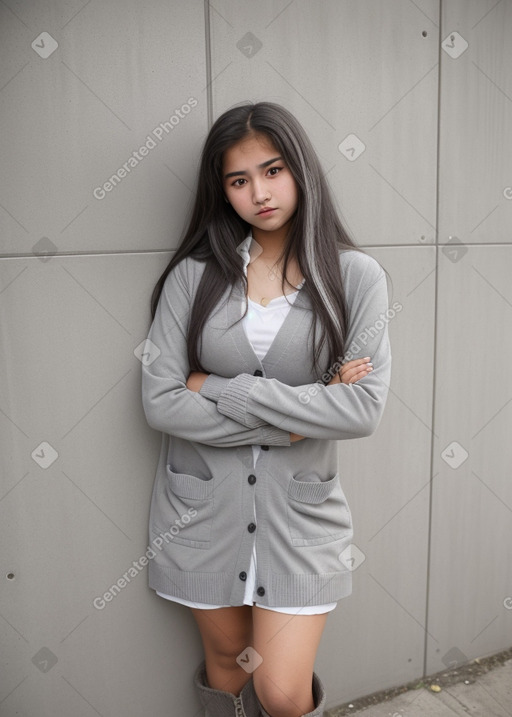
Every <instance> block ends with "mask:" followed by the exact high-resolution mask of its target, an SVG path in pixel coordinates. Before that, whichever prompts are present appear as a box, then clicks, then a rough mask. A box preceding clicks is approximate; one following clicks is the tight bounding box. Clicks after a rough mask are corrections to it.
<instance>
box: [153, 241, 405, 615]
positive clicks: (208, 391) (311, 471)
mask: <svg viewBox="0 0 512 717" xmlns="http://www.w3.org/2000/svg"><path fill="white" fill-rule="evenodd" d="M339 256H340V268H341V272H342V275H343V282H344V287H345V292H346V298H347V303H348V307H349V327H350V328H349V334H348V337H347V343H346V347H347V353H346V355H345V358H357V357H363V356H370V357H371V360H372V362H373V365H374V370H373V371H372V372H371V373H370V374H369V375H368V376H366V377H365V378H363V379H361V380H360V381H359V382H357V383H356V384H351V385H345V384H335V385H333V386H326V385H324V383H323V382H322V375H316V374H314V373H313V371H312V368H311V355H312V354H311V352H312V332H310V328H312V312H311V301H310V298H309V295H308V293H307V285H306V283H304V285H303V287H302V288H301V289H300V291H299V293H298V294H297V296H296V299H295V302H294V303H293V304H292V307H291V309H290V311H289V313H288V314H287V316H286V318H285V320H284V323H283V324H282V326H281V328H280V329H279V331H278V333H277V335H276V337H275V339H274V341H273V343H272V345H271V346H270V349H269V350H268V353H267V354H266V355H265V357H264V358H263V360H262V361H260V360H259V359H258V357H257V356H256V354H255V353H254V351H253V349H252V346H251V344H250V342H249V341H248V339H247V337H246V334H245V331H244V328H243V325H242V322H241V321H238V322H237V320H238V319H240V316H241V311H242V302H244V301H245V297H244V293H243V287H242V285H241V283H240V284H235V286H234V287H233V290H232V292H231V293H230V291H229V289H227V290H226V292H225V293H224V295H223V297H222V299H221V301H220V303H219V304H218V305H217V307H216V308H215V309H214V311H213V313H212V314H211V315H210V317H209V319H208V320H207V322H206V324H205V328H204V331H203V335H202V346H201V350H200V358H201V363H202V365H203V366H204V368H205V370H206V371H207V372H208V373H209V374H210V375H209V376H208V378H207V379H206V381H205V382H204V384H203V386H202V388H201V390H200V391H199V392H194V391H190V390H189V389H188V388H187V387H186V381H187V378H188V375H189V373H190V368H189V364H188V360H187V350H186V334H187V327H188V318H189V312H190V308H191V306H192V302H193V298H194V296H195V292H196V289H197V286H198V284H199V281H200V278H201V276H202V272H203V271H204V267H205V264H204V263H202V262H199V261H198V260H196V259H193V258H191V257H190V256H189V257H187V258H186V259H184V260H182V261H181V262H180V263H179V264H178V265H177V266H176V267H174V269H173V270H172V272H171V273H170V274H169V276H168V277H167V279H166V281H165V285H164V289H163V291H162V295H161V298H160V302H159V305H158V309H157V312H156V316H155V319H154V321H153V324H152V326H151V329H150V332H149V336H148V342H147V344H146V348H145V352H144V355H143V360H142V396H143V406H144V411H145V414H146V418H147V421H148V423H149V425H150V426H152V427H153V428H155V429H157V430H158V431H161V432H162V444H161V451H160V458H159V462H158V467H157V473H156V478H155V483H154V487H153V494H152V499H151V509H150V521H149V537H150V549H151V553H149V551H148V557H149V558H150V559H149V585H150V587H151V588H153V589H154V590H158V591H160V592H163V593H167V594H171V595H176V596H177V597H181V598H184V599H187V600H192V601H197V602H202V603H209V604H215V605H242V604H243V597H244V583H245V580H246V578H247V572H248V568H249V564H250V560H251V553H252V548H253V544H255V547H256V559H257V575H256V587H255V592H254V602H258V603H261V604H263V605H267V606H270V607H279V606H302V605H307V604H310V605H317V604H324V603H329V602H334V601H336V600H338V599H339V598H342V597H345V596H347V595H349V594H350V593H351V591H352V574H351V562H350V548H349V546H350V544H351V540H352V536H353V527H352V516H351V512H350V508H349V506H348V503H347V500H346V498H345V494H344V492H343V489H342V485H341V483H342V482H343V467H338V455H337V443H336V441H338V440H343V439H350V438H360V437H363V436H368V435H370V434H371V433H373V432H374V431H375V429H376V428H377V426H378V424H379V421H380V419H381V416H382V413H383V410H384V404H385V401H386V397H387V393H388V386H389V381H390V371H391V352H390V346H389V340H388V330H387V329H388V326H387V325H388V321H389V316H390V313H389V311H388V299H387V287H386V276H385V273H384V271H383V270H382V268H381V267H380V265H379V264H378V263H377V262H376V261H375V260H374V259H373V258H372V257H370V256H368V255H367V254H364V253H362V252H358V251H353V250H349V251H340V255H339ZM319 336H320V333H319V331H318V330H317V340H318V338H319ZM320 365H321V366H325V370H326V371H328V370H329V368H331V366H330V365H329V355H328V349H327V346H326V344H324V347H323V350H322V354H321V363H320ZM337 368H339V364H338V365H333V366H332V370H333V371H335V370H336V369H337ZM331 375H333V374H331ZM331 375H324V380H325V382H326V383H327V382H328V381H329V380H330V377H331ZM290 432H293V433H298V434H300V435H302V436H306V438H304V439H303V440H300V441H297V442H293V443H291V442H290V435H289V434H290ZM252 444H258V445H261V446H262V447H263V449H264V450H263V451H262V452H261V454H260V456H259V458H258V461H257V463H256V468H254V467H253V454H252V449H251V445H252ZM253 506H255V513H254V507H253ZM255 514H256V521H255V519H254V515H255Z"/></svg>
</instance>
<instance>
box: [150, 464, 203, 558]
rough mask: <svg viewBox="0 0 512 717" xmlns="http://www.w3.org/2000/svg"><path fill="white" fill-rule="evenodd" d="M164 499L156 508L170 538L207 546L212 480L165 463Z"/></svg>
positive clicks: (186, 543)
mask: <svg viewBox="0 0 512 717" xmlns="http://www.w3.org/2000/svg"><path fill="white" fill-rule="evenodd" d="M166 472H167V482H166V486H165V494H166V497H167V501H166V503H165V506H162V507H161V509H160V510H159V516H158V523H159V524H161V523H162V522H164V525H163V530H165V531H166V535H167V536H169V534H170V536H171V537H170V542H173V543H179V544H180V545H188V546H190V547H192V548H203V549H204V548H209V547H210V533H211V528H212V521H213V481H212V480H202V479H201V478H198V477H197V476H193V475H189V474H187V473H176V472H175V471H173V470H171V467H170V466H169V465H167V466H166Z"/></svg>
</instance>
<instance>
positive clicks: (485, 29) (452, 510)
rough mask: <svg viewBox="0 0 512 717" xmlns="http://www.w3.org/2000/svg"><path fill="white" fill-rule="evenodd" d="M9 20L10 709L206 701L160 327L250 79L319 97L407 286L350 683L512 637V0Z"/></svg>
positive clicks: (349, 196)
mask: <svg viewBox="0 0 512 717" xmlns="http://www.w3.org/2000/svg"><path fill="white" fill-rule="evenodd" d="M0 26H1V28H2V38H1V45H0V46H1V48H2V50H1V52H2V61H1V63H0V103H1V104H0V120H1V126H2V131H1V133H0V156H1V157H2V183H1V191H0V197H1V200H0V224H1V237H2V244H1V252H2V253H1V259H0V312H1V314H0V332H1V337H2V348H3V352H2V366H3V373H2V381H1V389H0V390H1V394H0V433H1V441H2V444H1V453H0V460H1V474H2V475H1V480H2V483H1V488H0V545H1V546H2V548H1V552H2V572H1V574H0V604H1V610H0V617H1V619H0V630H1V644H2V658H1V659H2V667H1V670H0V674H1V683H0V713H1V714H2V715H3V716H5V717H14V715H27V716H28V715H34V714H37V715H38V717H46V716H49V715H55V714H59V715H60V714H73V715H74V716H75V717H91V716H92V715H94V714H96V715H101V716H102V717H120V716H121V715H123V716H124V715H133V716H134V717H135V716H137V717H138V716H139V715H141V714H151V715H154V717H164V716H165V717H167V716H168V715H175V716H176V717H178V716H180V717H181V715H184V714H194V713H196V711H197V709H198V702H197V700H196V697H195V695H194V694H193V690H192V685H191V674H192V670H193V668H194V667H195V665H196V664H197V662H198V661H199V660H200V658H201V645H200V640H199V636H198V634H197V631H196V628H195V625H194V623H193V621H192V618H191V616H190V615H189V613H188V610H187V608H184V607H181V606H178V605H175V604H171V603H168V602H166V601H164V600H162V599H160V598H158V597H157V596H156V595H155V593H154V592H153V591H152V590H150V589H149V588H148V587H147V576H146V570H147V568H144V569H140V570H139V569H137V568H133V562H134V561H137V560H138V558H139V557H140V556H142V555H144V552H145V550H146V547H147V540H148V538H147V515H148V508H149V500H150V494H151V487H152V483H153V476H154V471H155V467H156V461H157V457H158V447H159V435H158V434H156V433H155V432H153V431H152V430H151V429H149V428H148V427H147V425H146V423H145V419H144V415H143V411H142V406H141V401H140V362H139V360H138V357H137V353H138V351H140V350H139V349H138V347H139V346H140V344H141V342H142V341H143V340H144V338H145V336H146V332H147V329H148V326H149V296H150V292H151V289H152V287H153V284H154V282H155V280H156V278H157V277H158V276H159V274H160V272H161V270H162V269H163V267H164V266H165V264H166V263H167V261H168V259H169V257H170V255H171V254H170V252H171V250H172V249H173V248H175V247H176V245H177V243H178V241H179V236H180V232H181V229H182V226H183V221H184V218H185V215H186V209H187V207H188V205H189V203H190V200H191V198H192V196H193V186H194V177H195V173H196V169H197V160H198V147H199V146H200V144H201V142H202V140H203V138H204V136H205V134H206V132H207V130H208V127H209V125H210V124H211V121H212V119H214V118H215V117H217V116H218V114H219V113H221V112H222V111H223V110H225V109H227V108H228V107H230V106H231V105H232V104H234V103H238V102H240V101H242V100H246V99H249V100H254V101H257V100H272V101H277V102H281V103H283V104H285V105H286V106H287V107H288V108H289V109H291V110H292V111H293V112H295V113H296V115H297V116H298V117H299V119H300V121H301V122H302V123H303V124H304V126H305V127H306V129H307V131H308V132H309V134H310V136H311V138H312V140H313V142H314V144H315V147H316V148H317V150H318V153H319V155H320V157H321V160H322V163H323V165H324V167H325V171H326V174H327V175H328V179H329V181H330V183H331V185H332V187H333V189H334V191H335V195H336V198H337V201H338V203H339V207H340V211H341V214H342V217H343V218H344V220H345V222H346V224H347V226H348V228H349V229H350V230H351V231H352V233H353V234H354V236H355V237H356V240H357V241H358V242H359V243H360V244H361V245H362V246H364V247H365V248H366V249H367V251H368V252H369V253H370V254H372V255H373V256H375V257H376V258H377V259H378V260H379V261H380V262H381V263H382V264H383V266H384V267H385V268H386V269H387V270H388V272H389V274H390V275H391V277H392V287H390V299H391V303H393V302H398V304H397V305H399V306H400V307H401V308H400V310H398V311H397V312H396V314H395V316H394V317H393V318H391V319H390V321H389V329H390V334H391V340H392V347H393V359H394V364H393V381H392V386H391V391H390V395H389V400H388V405H387V408H386V412H385V416H384V419H383V421H382V423H381V426H380V427H379V429H378V431H377V433H376V434H375V435H374V436H372V437H371V438H367V439H361V440H358V441H352V442H340V444H339V455H340V471H341V475H342V480H343V485H344V489H345V492H346V494H347V497H348V499H349V501H350V504H351V508H352V512H353V515H354V521H355V536H354V542H355V544H356V545H357V547H358V548H359V551H360V554H359V556H360V557H359V559H358V560H357V561H356V563H355V564H354V592H353V595H352V596H351V597H350V598H347V599H345V600H343V601H341V603H340V605H339V606H338V608H337V610H336V611H335V612H334V613H332V614H331V615H330V617H329V621H328V629H327V630H326V633H325V635H324V637H323V641H322V644H321V647H320V651H319V654H318V660H317V669H318V672H319V673H320V674H321V676H322V678H323V679H324V681H325V684H326V687H327V690H328V706H334V705H336V704H339V703H341V702H344V701H346V700H349V699H355V698H357V697H358V696H361V695H363V694H367V693H370V692H373V691H375V690H378V689H381V688H385V687H389V686H392V685H396V684H400V683H403V682H405V681H408V680H411V679H415V678H417V677H420V676H421V675H423V674H429V673H432V672H435V671H438V670H441V669H444V668H445V667H448V666H451V665H454V664H458V663H460V662H463V661H466V660H468V659H471V658H474V657H476V656H481V655H487V654H490V653H493V652H496V651H499V650H501V649H503V648H506V647H508V646H510V644H512V609H511V608H512V597H511V596H512V567H511V561H510V557H509V554H510V553H509V550H510V544H511V538H512V520H511V517H512V516H511V511H512V481H511V480H510V469H511V466H512V441H511V440H510V429H511V419H512V377H511V376H512V374H511V372H510V369H509V364H510V354H511V350H512V332H511V331H510V327H511V319H512V285H511V283H510V275H511V269H512V245H511V244H512V232H511V224H512V173H511V166H512V165H511V159H512V157H511V155H512V151H511V150H512V146H511V136H512V133H511V132H510V127H511V120H512V78H511V75H510V72H509V71H508V68H510V65H511V62H512V50H511V45H510V42H509V41H508V42H507V40H509V38H510V36H511V33H512V2H511V1H510V0H502V1H501V2H495V0H442V2H439V0H416V1H415V2H412V1H410V0H393V2H384V0H359V2H357V3H356V2H350V1H349V0H319V1H318V2H312V1H309V2H308V1H307V0H292V2H287V1H286V0H279V2H278V1H277V0H276V1H274V2H272V1H271V0H260V1H259V2H258V3H255V2H248V1H247V0H243V1H241V2H236V3H235V2H229V0H216V1H215V3H214V4H212V5H208V4H206V5H205V4H204V3H203V2H200V0H193V1H192V0H188V1H187V2H178V0H172V1H169V2H162V1H160V0H158V1H154V2H151V3H140V2H137V1H136V0H124V2H120V1H116V0H108V1H106V2H99V1H98V0H92V2H84V1H83V0H80V1H78V0H77V1H76V2H74V1H72V0H68V1H67V2H65V1H64V0H61V1H59V0H47V1H46V2H40V3H39V2H38V3H36V2H29V1H26V2H23V0H19V1H18V2H16V1H15V0H7V1H6V2H3V3H0ZM165 123H168V124H167V125H166V124H165ZM164 128H165V129H164ZM148 137H150V138H151V139H152V142H151V141H150V142H148V143H147V146H148V149H147V151H146V153H145V155H144V156H143V155H141V154H140V153H139V159H138V160H133V153H134V152H138V150H139V148H140V147H141V146H142V145H144V144H145V143H146V142H147V139H148ZM130 158H132V159H131V160H130ZM128 162H130V164H129V165H128V167H129V170H130V171H127V170H126V169H125V171H124V175H125V176H124V177H122V178H121V181H120V182H119V183H117V184H116V186H110V187H109V185H106V187H105V182H107V181H108V180H109V178H110V177H111V176H112V175H113V174H114V173H116V172H117V173H118V176H119V175H122V174H123V171H122V170H121V172H118V170H119V169H120V168H122V167H123V165H124V164H126V163H128ZM139 355H140V354H139ZM130 567H132V568H133V571H132V575H133V577H132V578H131V580H130V582H129V583H127V584H126V586H125V587H124V588H123V589H122V590H121V591H120V593H119V595H117V596H116V597H115V598H114V599H113V600H112V601H111V602H108V603H105V604H104V607H103V609H97V608H96V607H95V606H94V602H93V601H94V599H95V598H96V597H98V596H101V595H102V594H103V593H105V592H106V591H108V590H109V588H110V586H111V585H112V584H113V583H115V582H116V581H117V580H118V578H120V577H121V576H122V575H123V574H124V573H126V572H127V570H129V569H130Z"/></svg>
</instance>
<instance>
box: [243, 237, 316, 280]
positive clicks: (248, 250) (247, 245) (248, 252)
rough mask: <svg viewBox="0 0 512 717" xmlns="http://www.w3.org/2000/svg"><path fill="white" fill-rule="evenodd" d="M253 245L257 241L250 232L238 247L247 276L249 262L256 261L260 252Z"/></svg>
mask: <svg viewBox="0 0 512 717" xmlns="http://www.w3.org/2000/svg"><path fill="white" fill-rule="evenodd" d="M253 243H254V244H256V241H255V240H254V239H253V236H252V231H249V234H248V235H247V236H246V237H245V239H244V240H243V242H241V243H240V244H239V245H238V247H237V249H236V250H237V252H238V253H239V254H240V256H241V257H242V259H243V264H244V274H245V276H247V266H248V265H249V262H250V261H251V256H252V258H253V259H255V258H256V257H257V256H258V253H259V252H256V251H255V246H253ZM305 281H306V279H303V280H302V281H301V282H300V284H299V285H298V287H297V288H299V289H301V288H302V286H303V284H304V283H305Z"/></svg>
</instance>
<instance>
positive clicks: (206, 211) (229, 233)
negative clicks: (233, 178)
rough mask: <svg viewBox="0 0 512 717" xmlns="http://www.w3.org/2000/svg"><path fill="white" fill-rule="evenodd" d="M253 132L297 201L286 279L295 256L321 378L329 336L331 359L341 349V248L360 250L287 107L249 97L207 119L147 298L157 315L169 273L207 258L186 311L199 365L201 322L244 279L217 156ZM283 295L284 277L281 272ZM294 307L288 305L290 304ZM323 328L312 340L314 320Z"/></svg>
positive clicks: (237, 221)
mask: <svg viewBox="0 0 512 717" xmlns="http://www.w3.org/2000/svg"><path fill="white" fill-rule="evenodd" d="M251 134H260V135H264V136H265V137H266V138H268V139H269V140H270V141H271V142H272V143H273V144H274V146H275V147H276V148H277V149H278V150H279V153H280V154H281V156H282V157H283V158H284V160H285V161H286V163H287V165H288V167H289V169H290V172H291V173H292V175H293V177H294V179H295V181H296V184H297V189H298V206H297V210H296V212H295V214H294V216H293V218H292V223H291V227H290V231H289V233H288V236H287V240H286V244H285V247H284V252H283V256H284V267H283V277H285V276H286V270H287V266H288V262H289V260H290V258H291V257H293V256H294V257H295V258H296V261H297V263H298V265H299V268H300V270H301V272H302V275H303V276H304V278H305V279H306V282H305V285H304V287H303V289H302V290H303V291H304V290H306V291H307V293H308V295H309V297H310V300H311V304H312V309H313V330H314V334H313V345H314V346H315V353H314V356H313V357H312V361H313V363H312V366H314V365H316V370H317V372H318V375H319V376H320V375H321V374H322V373H324V372H325V370H326V369H327V367H325V366H322V367H320V366H318V358H319V354H320V352H321V350H322V347H323V344H324V342H325V341H326V340H327V341H328V346H329V355H330V357H331V361H330V364H332V363H334V362H335V361H336V360H337V359H338V357H339V356H343V355H344V353H345V349H346V347H345V345H344V343H345V337H346V334H347V328H348V309H347V306H346V300H345V293H344V289H343V282H342V277H341V272H340V261H339V251H340V250H347V249H357V250H359V251H361V249H360V248H359V247H357V246H356V244H355V243H354V242H353V241H352V239H351V238H350V236H349V234H348V233H347V231H346V230H345V228H344V227H343V226H342V224H341V222H340V219H339V217H338V213H337V211H336V209H335V206H334V203H333V200H332V197H331V193H330V190H329V187H328V185H327V182H326V180H325V178H324V173H323V170H322V167H321V166H320V162H319V160H318V157H317V155H316V152H315V150H314V149H313V146H312V144H311V142H310V140H309V138H308V136H307V134H306V132H305V131H304V129H303V127H302V126H301V125H300V123H299V122H298V121H297V119H296V118H295V117H294V116H293V115H292V114H291V113H290V112H289V111H288V110H287V109H285V108H284V107H282V106H281V105H278V104H275V103H272V102H258V103H256V104H253V103H246V104H243V105H241V106H238V107H234V108H231V109H229V110H227V111H226V112H224V113H223V114H222V115H221V116H220V117H219V118H218V119H217V120H216V121H215V122H214V124H213V125H212V128H211V130H210V131H209V133H208V136H207V138H206V141H205V143H204V146H203V150H202V153H201V161H200V167H199V175H198V180H197V193H196V197H195V202H194V206H193V209H192V214H191V217H190V221H189V224H188V227H187V229H186V231H185V234H184V237H183V239H182V241H181V243H180V245H179V247H178V249H177V250H176V253H175V254H174V256H173V257H172V259H171V261H170V262H169V264H168V266H167V267H166V269H165V271H164V272H163V274H162V275H161V277H160V278H159V280H158V282H157V284H156V286H155V289H154V291H153V295H152V299H151V313H152V316H153V317H154V315H155V312H156V308H157V305H158V301H159V298H160V295H161V292H162V289H163V285H164V283H165V280H166V278H167V276H168V274H169V273H170V272H171V271H172V269H173V268H174V267H175V266H176V265H177V264H178V263H179V262H180V261H182V260H183V259H184V258H185V257H187V256H189V255H191V256H193V257H194V258H195V259H196V260H199V261H204V262H206V267H205V270H204V272H203V275H202V277H201V281H200V283H199V286H198V290H197V293H196V297H195V300H194V303H193V306H192V309H191V314H190V321H189V331H188V336H187V351H188V359H189V365H190V370H191V371H193V370H196V371H203V370H204V369H203V368H202V367H201V365H200V361H199V348H198V344H199V342H200V337H201V333H202V329H203V326H204V324H205V321H206V320H207V318H208V316H209V315H210V313H211V312H212V311H213V309H214V307H215V306H216V305H217V304H218V303H219V301H220V298H221V297H222V295H223V294H224V293H225V291H226V289H227V288H228V287H229V286H230V285H233V284H235V283H237V282H242V283H243V285H245V290H246V291H245V293H247V281H246V277H245V275H244V272H243V262H242V258H241V256H240V255H239V254H238V252H237V251H236V250H237V247H238V246H239V244H240V243H241V242H242V241H243V240H244V239H245V237H246V236H247V234H248V233H249V231H250V225H249V224H248V223H247V222H245V221H244V220H242V219H241V217H239V216H238V214H237V213H236V212H235V210H234V209H233V208H232V206H231V205H230V204H228V203H227V202H226V201H225V200H224V189H223V182H222V162H223V156H224V152H225V151H226V150H227V149H229V148H230V147H232V146H233V145H235V144H237V143H238V142H240V141H241V140H243V139H246V138H247V137H248V136H250V135H251ZM283 293H285V292H284V278H283ZM291 310H293V304H292V309H291ZM317 318H318V319H319V320H320V324H321V326H322V334H321V340H320V342H319V343H318V344H317V341H316V336H315V334H316V319H317Z"/></svg>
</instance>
